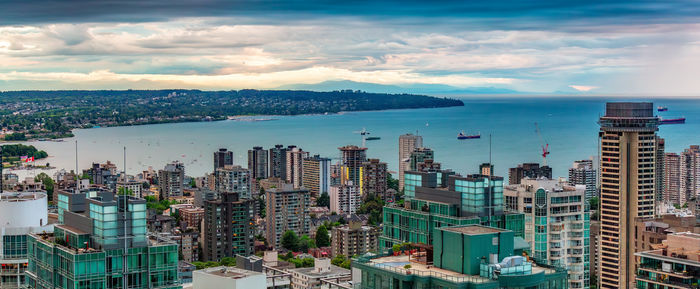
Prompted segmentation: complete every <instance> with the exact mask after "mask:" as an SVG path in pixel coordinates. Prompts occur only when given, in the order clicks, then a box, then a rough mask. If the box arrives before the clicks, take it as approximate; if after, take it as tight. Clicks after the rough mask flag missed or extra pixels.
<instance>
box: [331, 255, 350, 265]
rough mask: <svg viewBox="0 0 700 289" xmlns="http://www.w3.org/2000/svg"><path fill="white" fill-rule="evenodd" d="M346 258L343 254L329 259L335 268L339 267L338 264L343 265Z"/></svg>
mask: <svg viewBox="0 0 700 289" xmlns="http://www.w3.org/2000/svg"><path fill="white" fill-rule="evenodd" d="M346 259H347V258H346V257H345V255H343V254H338V255H336V256H335V257H333V259H331V264H333V265H335V266H340V264H343V262H345V260H346Z"/></svg>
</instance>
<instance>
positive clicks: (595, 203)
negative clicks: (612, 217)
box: [588, 197, 600, 210]
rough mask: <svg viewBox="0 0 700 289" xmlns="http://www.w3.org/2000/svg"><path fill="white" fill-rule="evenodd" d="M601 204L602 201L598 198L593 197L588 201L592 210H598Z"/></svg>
mask: <svg viewBox="0 0 700 289" xmlns="http://www.w3.org/2000/svg"><path fill="white" fill-rule="evenodd" d="M599 204H600V200H599V199H598V197H592V198H591V199H590V200H588V205H589V206H590V207H591V210H597V209H598V205H599Z"/></svg>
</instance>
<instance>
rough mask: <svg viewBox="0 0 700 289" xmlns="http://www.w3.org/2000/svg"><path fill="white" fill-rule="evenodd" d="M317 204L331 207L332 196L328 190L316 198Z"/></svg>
mask: <svg viewBox="0 0 700 289" xmlns="http://www.w3.org/2000/svg"><path fill="white" fill-rule="evenodd" d="M316 206H318V207H326V208H330V207H331V197H330V196H329V195H328V193H327V192H323V193H321V195H320V196H319V197H318V199H316Z"/></svg>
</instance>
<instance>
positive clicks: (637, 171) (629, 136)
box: [598, 102, 659, 288]
mask: <svg viewBox="0 0 700 289" xmlns="http://www.w3.org/2000/svg"><path fill="white" fill-rule="evenodd" d="M599 124H600V134H599V137H600V144H601V146H600V147H601V156H600V158H601V159H600V169H601V172H600V180H601V182H600V183H601V198H600V203H601V206H600V207H601V210H600V216H601V217H600V221H601V222H600V224H601V226H600V237H601V238H600V244H599V247H600V268H599V270H598V280H599V282H600V287H601V288H632V287H634V286H635V285H634V272H635V255H634V251H635V250H634V248H635V222H634V220H635V219H636V218H651V217H653V216H654V213H655V212H654V199H655V194H656V184H655V182H656V169H655V166H656V162H657V160H656V156H655V154H656V151H657V147H656V145H657V144H656V141H657V137H656V131H657V130H658V125H659V119H658V118H657V117H656V116H654V107H653V104H652V103H650V102H638V103H633V102H609V103H607V104H606V109H605V116H602V117H601V118H600V120H599Z"/></svg>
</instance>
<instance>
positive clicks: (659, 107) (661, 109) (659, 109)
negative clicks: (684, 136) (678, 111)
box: [656, 106, 668, 111]
mask: <svg viewBox="0 0 700 289" xmlns="http://www.w3.org/2000/svg"><path fill="white" fill-rule="evenodd" d="M656 110H658V111H668V107H665V106H658V107H656Z"/></svg>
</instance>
